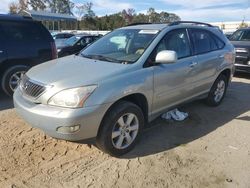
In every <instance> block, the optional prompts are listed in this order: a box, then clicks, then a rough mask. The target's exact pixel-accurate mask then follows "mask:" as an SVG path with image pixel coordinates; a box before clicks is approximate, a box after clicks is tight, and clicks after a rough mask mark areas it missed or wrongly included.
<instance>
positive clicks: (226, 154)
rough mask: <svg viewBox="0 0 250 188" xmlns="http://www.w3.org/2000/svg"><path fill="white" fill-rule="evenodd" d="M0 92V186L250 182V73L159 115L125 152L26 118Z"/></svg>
mask: <svg viewBox="0 0 250 188" xmlns="http://www.w3.org/2000/svg"><path fill="white" fill-rule="evenodd" d="M12 107H13V106H12V102H11V100H10V99H8V98H6V97H3V96H0V187H1V188H5V187H36V188H37V187H53V188H56V187H70V188H74V187H75V188H78V187H108V188H112V187H143V188H146V187H150V188H152V187H171V188H174V187H197V188H201V187H211V188H215V187H232V188H235V187H242V188H250V160H249V159H250V145H249V143H250V136H249V133H250V76H248V75H240V76H239V77H237V78H234V79H233V83H232V85H231V86H230V88H229V90H228V93H227V96H226V98H225V100H224V102H223V103H222V105H221V106H219V107H217V108H211V107H207V106H206V105H204V103H203V102H202V101H196V102H192V103H189V104H187V105H185V106H184V107H183V108H181V110H184V111H187V112H189V114H190V117H189V118H188V119H187V120H185V121H184V122H181V123H177V122H166V121H163V120H161V119H158V120H156V121H154V122H153V123H152V124H151V126H150V127H149V128H147V129H146V130H145V131H144V134H143V136H142V138H141V141H140V143H139V144H138V145H137V147H136V148H135V149H134V150H133V151H132V152H130V153H129V154H127V155H125V156H123V157H122V158H120V159H118V158H113V157H110V156H108V155H106V154H103V153H102V152H101V151H99V150H98V149H97V148H96V147H95V146H93V145H86V144H82V143H72V142H67V141H62V140H56V139H53V138H51V137H48V136H46V135H45V134H44V133H43V132H42V131H40V130H38V129H34V128H31V127H30V125H28V124H27V123H25V122H24V121H23V120H22V119H21V118H19V117H18V116H17V115H16V113H15V110H14V109H13V108H12Z"/></svg>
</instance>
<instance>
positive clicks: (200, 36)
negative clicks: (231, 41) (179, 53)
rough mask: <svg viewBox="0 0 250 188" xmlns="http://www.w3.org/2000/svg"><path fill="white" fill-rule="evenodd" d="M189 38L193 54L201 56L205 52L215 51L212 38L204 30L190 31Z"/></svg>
mask: <svg viewBox="0 0 250 188" xmlns="http://www.w3.org/2000/svg"><path fill="white" fill-rule="evenodd" d="M191 38H192V40H193V44H194V53H195V55H197V54H203V53H206V52H210V51H214V50H217V49H218V48H219V47H218V46H217V44H216V42H215V39H214V36H213V35H212V34H211V33H209V32H207V31H204V30H194V29H192V30H191Z"/></svg>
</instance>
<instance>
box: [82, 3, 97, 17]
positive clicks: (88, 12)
mask: <svg viewBox="0 0 250 188" xmlns="http://www.w3.org/2000/svg"><path fill="white" fill-rule="evenodd" d="M83 7H84V9H85V15H84V18H94V17H95V13H94V11H93V10H92V7H93V3H91V2H87V3H85V4H84V5H83Z"/></svg>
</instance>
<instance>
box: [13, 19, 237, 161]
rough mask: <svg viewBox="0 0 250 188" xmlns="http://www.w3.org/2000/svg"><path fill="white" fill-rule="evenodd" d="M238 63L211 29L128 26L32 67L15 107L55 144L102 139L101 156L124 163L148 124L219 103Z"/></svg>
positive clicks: (16, 96)
mask: <svg viewBox="0 0 250 188" xmlns="http://www.w3.org/2000/svg"><path fill="white" fill-rule="evenodd" d="M234 57H235V52H234V47H233V45H232V44H231V43H230V41H229V40H228V39H227V38H226V37H225V35H224V34H223V33H222V32H221V31H220V30H219V29H218V28H216V27H213V26H211V25H209V24H205V23H197V22H175V23H172V24H170V25H167V24H147V25H140V24H139V25H134V26H128V27H124V28H120V29H116V30H114V31H112V32H111V33H109V34H107V35H105V36H103V37H102V38H100V39H99V40H97V41H96V42H94V43H93V44H92V45H90V46H88V47H87V48H85V49H84V50H83V51H81V52H80V53H79V54H78V55H75V56H67V57H64V58H59V59H57V60H53V61H50V62H47V63H44V64H41V65H38V66H36V67H34V68H32V69H31V70H30V71H28V72H27V73H26V74H25V76H24V77H23V79H22V81H21V83H20V86H19V87H18V89H17V90H16V91H15V94H14V104H15V108H16V110H17V112H18V113H19V114H20V115H21V116H22V117H23V118H24V119H25V120H27V121H28V122H29V123H30V124H31V125H32V126H34V127H38V128H40V129H42V130H44V131H45V132H46V134H48V135H51V136H52V137H55V138H59V139H65V140H71V141H77V140H83V139H88V138H93V137H96V142H97V146H98V147H99V148H100V149H102V150H103V151H104V152H107V153H109V154H111V155H114V156H119V155H122V154H125V153H127V152H128V151H130V150H131V149H132V148H133V147H134V146H135V144H136V142H137V141H138V139H139V136H140V135H141V133H142V129H143V127H144V125H146V124H147V123H148V122H150V121H152V120H154V119H155V118H157V117H158V116H159V115H161V114H162V113H164V112H166V111H168V110H169V109H171V108H173V107H175V106H176V105H179V104H181V103H183V102H186V101H189V100H191V99H196V98H201V97H202V98H205V99H206V102H207V104H208V105H210V106H218V105H219V104H221V102H222V100H223V98H224V96H225V93H226V90H227V87H228V84H229V82H230V81H231V78H232V75H233V67H234ZM166 139H167V138H166Z"/></svg>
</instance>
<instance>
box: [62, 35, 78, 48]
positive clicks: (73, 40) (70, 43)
mask: <svg viewBox="0 0 250 188" xmlns="http://www.w3.org/2000/svg"><path fill="white" fill-rule="evenodd" d="M80 38H81V37H80V36H73V37H70V38H69V39H67V40H65V44H67V45H68V46H74V45H75V43H77V41H78V40H79V39H80Z"/></svg>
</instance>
